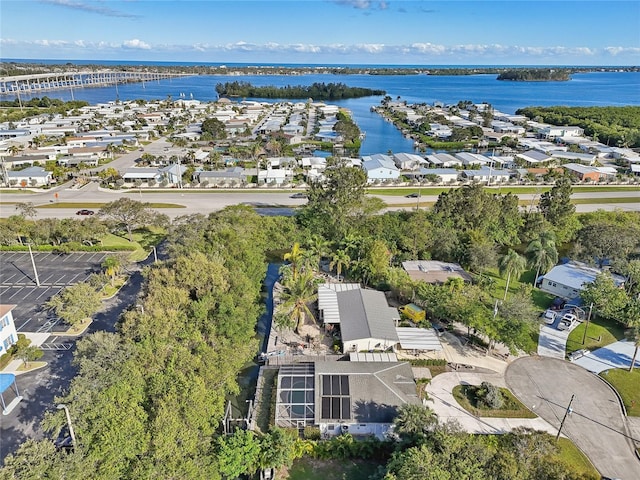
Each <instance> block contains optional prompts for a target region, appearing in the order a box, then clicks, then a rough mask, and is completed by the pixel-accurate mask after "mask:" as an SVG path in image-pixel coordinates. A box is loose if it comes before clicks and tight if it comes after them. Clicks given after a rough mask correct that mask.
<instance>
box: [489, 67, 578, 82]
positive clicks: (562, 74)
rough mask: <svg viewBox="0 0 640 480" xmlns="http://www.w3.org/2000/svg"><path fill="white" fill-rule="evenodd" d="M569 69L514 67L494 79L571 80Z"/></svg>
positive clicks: (515, 80) (529, 80)
mask: <svg viewBox="0 0 640 480" xmlns="http://www.w3.org/2000/svg"><path fill="white" fill-rule="evenodd" d="M569 73H570V72H569V70H566V69H563V68H514V69H513V70H506V71H503V72H502V73H500V75H498V77H497V79H496V80H506V81H514V82H558V81H567V80H571V77H570V75H569Z"/></svg>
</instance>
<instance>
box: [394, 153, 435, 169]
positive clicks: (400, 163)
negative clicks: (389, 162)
mask: <svg viewBox="0 0 640 480" xmlns="http://www.w3.org/2000/svg"><path fill="white" fill-rule="evenodd" d="M393 160H394V162H395V164H396V167H398V168H399V169H400V170H418V169H419V168H420V167H422V166H424V165H425V164H426V163H427V161H426V160H425V159H424V158H423V157H421V156H420V155H416V154H415V153H394V154H393Z"/></svg>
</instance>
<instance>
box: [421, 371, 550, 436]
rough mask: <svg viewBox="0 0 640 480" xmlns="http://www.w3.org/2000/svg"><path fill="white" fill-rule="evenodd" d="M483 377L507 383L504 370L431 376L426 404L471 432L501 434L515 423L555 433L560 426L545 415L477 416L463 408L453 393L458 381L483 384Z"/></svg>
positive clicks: (440, 415) (501, 385) (516, 425)
mask: <svg viewBox="0 0 640 480" xmlns="http://www.w3.org/2000/svg"><path fill="white" fill-rule="evenodd" d="M483 381H486V382H490V383H492V384H494V385H496V386H498V387H505V388H506V383H505V380H504V376H503V374H502V373H500V374H498V373H495V374H486V373H468V372H449V373H442V374H440V375H438V376H436V377H434V378H433V380H431V382H430V383H429V384H428V385H427V387H426V389H425V390H426V392H427V394H428V395H429V400H428V401H427V405H428V406H429V407H430V408H432V409H433V411H434V412H435V413H436V414H437V415H438V419H439V420H440V421H441V422H446V421H449V420H455V421H457V422H458V423H459V424H460V425H461V427H462V429H463V430H464V431H466V432H469V433H478V434H480V433H481V434H499V433H506V432H509V431H511V430H513V429H514V428H516V427H527V428H532V429H535V430H542V431H545V432H548V433H550V434H553V435H555V434H556V433H557V429H556V428H555V427H552V426H551V425H549V424H548V423H547V422H546V421H544V420H543V419H542V418H540V417H537V418H493V417H491V418H486V417H476V416H474V415H472V414H471V413H469V412H467V411H466V410H465V409H464V408H462V407H461V406H460V405H459V404H458V402H457V401H456V399H455V398H454V397H453V394H452V391H453V388H454V387H455V386H457V385H480V384H481V383H482V382H483Z"/></svg>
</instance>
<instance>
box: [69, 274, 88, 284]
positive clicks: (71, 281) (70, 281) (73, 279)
mask: <svg viewBox="0 0 640 480" xmlns="http://www.w3.org/2000/svg"><path fill="white" fill-rule="evenodd" d="M80 275H84V273H78V274H77V275H75V276H74V277H73V278H72V279H71V280H69V281H68V282H67V283H73V282H74V281H75V279H76V278H78V277H79V276H80Z"/></svg>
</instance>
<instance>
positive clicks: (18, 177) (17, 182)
mask: <svg viewBox="0 0 640 480" xmlns="http://www.w3.org/2000/svg"><path fill="white" fill-rule="evenodd" d="M7 182H8V183H9V185H11V186H18V187H27V186H28V187H42V186H44V185H50V184H51V183H52V182H53V176H52V175H51V172H49V171H47V170H45V169H44V168H42V167H27V168H25V169H23V170H17V171H11V172H7Z"/></svg>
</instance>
